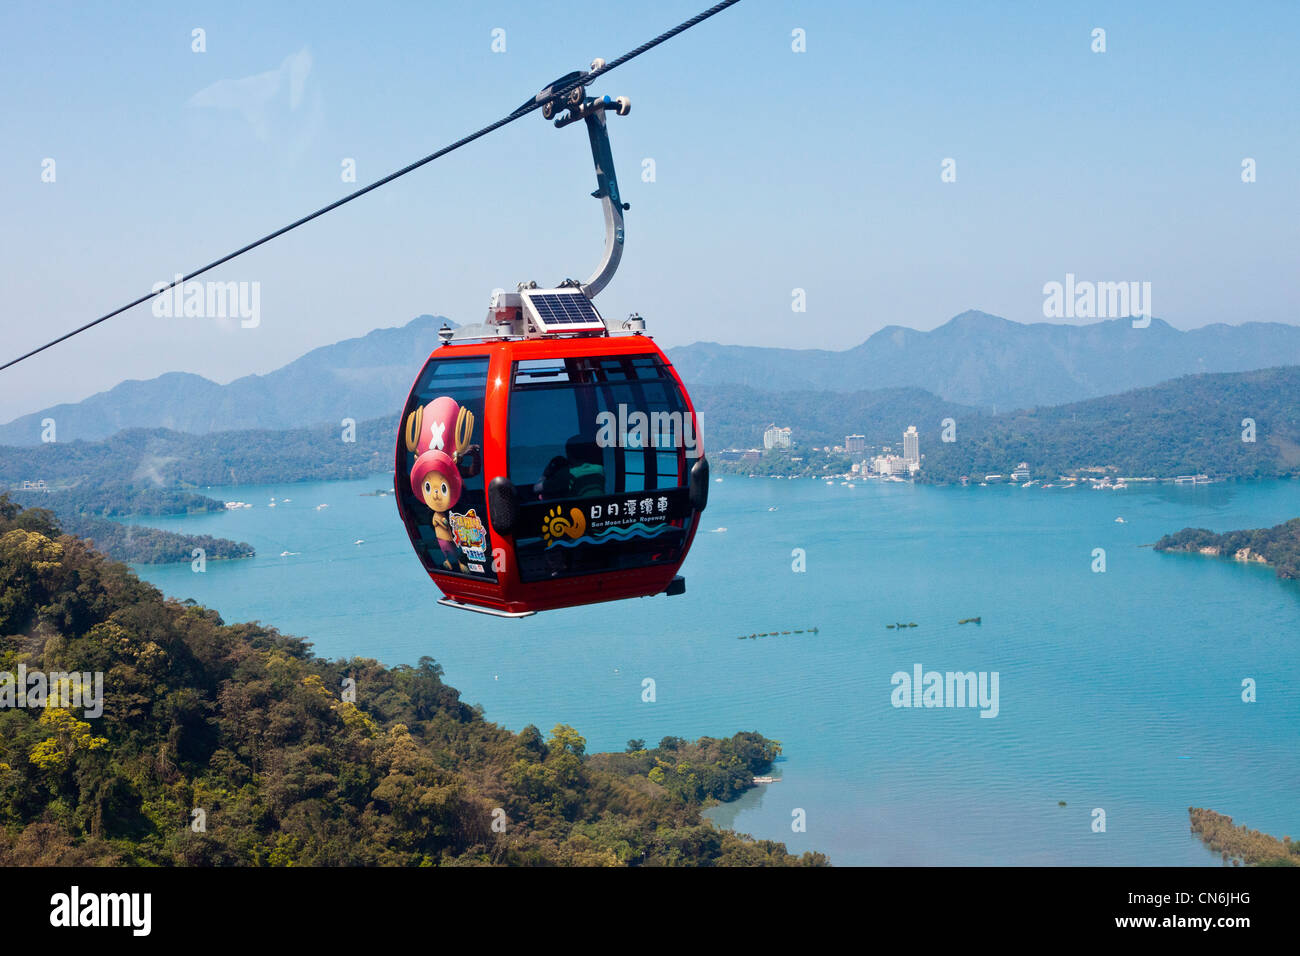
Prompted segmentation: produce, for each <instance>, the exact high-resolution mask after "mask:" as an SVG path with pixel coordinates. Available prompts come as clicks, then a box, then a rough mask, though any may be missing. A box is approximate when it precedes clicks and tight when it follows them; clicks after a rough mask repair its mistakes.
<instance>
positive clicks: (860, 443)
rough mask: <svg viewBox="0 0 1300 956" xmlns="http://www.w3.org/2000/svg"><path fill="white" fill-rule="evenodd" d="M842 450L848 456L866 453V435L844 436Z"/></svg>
mask: <svg viewBox="0 0 1300 956" xmlns="http://www.w3.org/2000/svg"><path fill="white" fill-rule="evenodd" d="M844 450H845V451H846V452H848V453H849V454H850V455H863V454H866V451H867V436H866V435H845V436H844Z"/></svg>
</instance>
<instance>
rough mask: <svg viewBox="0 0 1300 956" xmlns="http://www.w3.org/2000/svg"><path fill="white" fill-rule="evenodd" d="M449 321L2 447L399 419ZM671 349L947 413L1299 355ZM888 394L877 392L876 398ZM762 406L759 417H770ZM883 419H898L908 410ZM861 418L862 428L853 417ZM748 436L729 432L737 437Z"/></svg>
mask: <svg viewBox="0 0 1300 956" xmlns="http://www.w3.org/2000/svg"><path fill="white" fill-rule="evenodd" d="M445 321H447V320H445V319H443V318H441V317H436V316H430V315H422V316H420V317H419V318H416V319H414V320H412V321H411V322H409V323H408V324H407V325H405V326H402V327H400V328H392V329H378V330H376V331H374V332H371V333H369V334H368V335H364V336H362V337H360V338H355V339H348V340H346V341H344V342H339V343H337V344H335V345H328V346H324V347H322V348H318V349H315V350H314V351H311V352H308V353H307V354H306V355H304V356H302V358H300V359H298V360H296V361H294V362H291V363H289V364H288V365H286V366H284V367H283V368H280V369H277V370H276V371H274V372H270V373H268V374H266V375H248V376H245V377H243V378H240V379H236V380H235V381H233V382H231V383H230V384H228V385H218V384H217V383H215V382H212V381H209V380H208V379H205V378H202V377H201V376H198V375H190V374H187V373H181V372H174V373H170V374H167V375H161V376H159V377H158V378H155V379H151V380H149V381H145V382H140V381H130V382H123V383H122V384H120V385H118V386H116V387H115V388H112V389H110V390H108V391H106V392H101V393H99V394H98V395H92V396H91V397H90V398H88V399H86V400H85V401H82V402H79V403H77V404H67V405H56V406H54V407H53V408H48V409H45V410H44V411H40V412H36V413H34V414H31V415H25V416H23V417H22V418H19V419H16V420H15V421H13V422H10V423H9V424H7V425H3V426H0V444H5V445H32V444H38V443H39V442H40V434H41V424H40V423H41V420H42V419H44V418H53V419H54V420H55V422H56V423H57V426H58V439H59V441H60V442H68V441H74V440H76V439H79V438H80V439H86V440H96V439H102V438H106V437H108V436H110V435H113V434H116V433H117V432H119V431H121V430H123V429H127V428H168V429H173V430H175V431H180V432H188V433H192V434H207V433H209V432H214V431H234V430H240V429H250V428H259V429H282V428H294V427H302V426H306V425H316V424H322V423H326V422H328V423H332V424H333V425H334V426H337V425H338V423H339V422H340V421H341V420H342V419H343V418H345V417H347V418H353V419H356V420H357V421H358V422H359V421H362V420H364V419H367V418H375V417H379V416H385V415H389V416H391V415H395V414H396V413H397V410H398V409H400V407H401V405H402V403H403V402H404V401H405V399H406V395H407V391H408V390H409V388H410V385H411V381H412V379H413V378H414V376H415V373H416V372H417V370H418V369H419V367H420V365H421V364H422V363H423V361H424V360H425V358H426V357H427V356H428V354H429V352H430V351H431V350H432V349H433V348H434V347H436V345H437V341H438V338H437V329H438V327H439V326H440V325H441V324H442V323H443V322H445ZM450 324H452V325H453V326H454V325H455V323H450ZM669 357H670V358H671V359H672V361H673V363H674V364H675V365H676V366H677V369H678V371H679V372H680V373H681V375H682V377H683V378H684V379H685V380H686V382H687V384H688V385H691V386H692V387H695V388H705V387H710V386H727V387H731V386H735V385H744V386H748V387H750V388H752V389H756V390H760V391H763V392H769V393H770V392H799V391H802V392H814V391H817V392H836V393H845V394H851V393H855V392H872V393H875V392H879V391H880V390H882V389H915V390H918V391H919V390H924V391H925V392H929V393H931V395H930V396H929V397H928V399H927V400H926V401H925V402H922V403H921V405H920V406H917V407H918V408H920V410H922V411H924V412H925V413H926V414H927V415H930V414H931V413H933V412H937V411H938V410H939V409H938V408H936V407H931V403H930V400H931V399H934V397H935V396H938V399H941V400H942V402H944V403H953V404H956V405H961V406H969V407H978V408H984V409H988V408H990V407H996V410H997V411H1009V410H1011V409H1013V408H1022V407H1033V406H1040V405H1056V404H1062V403H1065V402H1072V401H1080V400H1082V399H1086V398H1094V397H1099V396H1101V395H1109V394H1114V393H1116V392H1122V391H1125V390H1127V389H1132V388H1140V387H1143V386H1147V385H1154V384H1156V383H1158V382H1163V381H1168V380H1169V379H1173V378H1177V377H1178V376H1181V375H1187V374H1194V373H1199V372H1235V371H1249V370H1252V369H1258V368H1266V367H1270V366H1277V365H1282V364H1296V365H1300V327H1298V326H1290V325H1281V324H1276V323H1259V322H1252V323H1247V324H1245V325H1237V326H1229V325H1211V326H1207V327H1205V328H1201V329H1195V330H1192V331H1189V332H1180V331H1178V330H1177V329H1174V328H1173V327H1172V326H1170V325H1168V324H1167V323H1165V322H1162V321H1161V320H1159V319H1153V320H1152V321H1151V325H1150V326H1149V327H1148V328H1145V329H1135V328H1133V327H1132V324H1131V322H1130V320H1127V319H1117V320H1113V321H1108V322H1097V323H1094V324H1092V325H1085V326H1069V325H1058V324H1053V323H1046V322H1040V323H1036V324H1032V325H1024V324H1021V323H1018V322H1010V321H1008V320H1006V319H1001V318H998V317H997V316H993V315H988V314H986V313H983V312H964V313H962V314H961V315H959V316H957V317H956V318H954V319H952V320H951V321H949V322H947V323H946V324H944V325H942V326H940V327H939V328H937V329H934V330H933V331H930V332H918V331H916V330H914V329H907V328H902V327H901V326H889V327H887V328H884V329H881V330H880V331H879V332H877V333H876V334H875V335H872V336H871V337H870V338H869V339H867V341H865V342H863V343H862V344H861V345H859V346H857V347H856V348H852V349H848V350H845V351H842V352H831V351H825V350H818V349H780V348H760V347H755V346H745V345H717V344H714V343H709V342H702V343H697V344H695V345H687V346H683V347H681V348H676V349H671V350H669ZM881 400H883V397H882V396H877V397H876V398H872V399H870V400H867V405H871V404H872V403H875V402H877V401H881ZM812 401H813V400H812V399H811V398H809V403H811V402H812ZM846 401H849V400H848V399H845V398H839V399H836V400H835V403H837V404H840V405H843V404H844V402H846ZM853 401H855V402H858V404H861V402H860V401H859V400H853ZM909 402H911V404H913V405H915V404H916V403H915V402H912V400H911V399H910V398H908V399H907V400H906V401H904V402H903V403H902V404H898V406H897V412H898V413H899V414H901V413H902V412H903V411H905V410H906V407H907V405H908V403H909ZM768 406H772V407H773V411H772V413H771V418H772V419H773V420H775V419H779V418H782V417H783V413H782V412H781V406H780V404H779V403H775V404H774V403H773V402H771V401H768V402H766V404H763V405H762V406H761V407H762V408H764V409H766V408H767V407H768ZM831 407H833V406H828V408H831ZM754 408H755V409H757V408H758V406H754ZM807 408H808V409H812V408H813V406H812V404H809V405H808V406H807ZM733 411H734V412H735V414H731V413H729V415H728V417H729V418H730V419H732V420H734V421H735V422H736V423H737V424H739V423H740V422H741V421H744V423H745V427H746V429H751V428H752V426H753V425H755V424H758V422H757V420H754V421H750V420H749V419H750V418H753V416H752V415H750V416H746V415H745V414H743V412H744V409H741V408H736V409H733ZM877 411H884V408H883V407H882V408H881V409H877ZM755 414H757V415H758V417H759V418H762V417H766V416H768V414H769V413H768V411H766V410H764V411H762V412H757V411H755ZM842 414H843V419H844V425H845V427H849V428H853V429H855V430H860V429H863V428H865V427H866V426H867V425H868V424H869V422H870V421H875V420H876V419H877V418H879V416H878V415H876V413H875V412H874V411H873V412H871V413H870V414H868V413H867V407H866V405H864V406H862V408H861V410H860V412H855V411H853V410H852V408H851V407H846V408H844V409H843V410H842ZM873 416H874V417H873ZM886 417H887V418H889V420H890V421H891V422H892V421H893V419H894V418H896V417H897V416H896V415H893V414H892V413H891V414H890V415H888V416H886ZM931 417H932V415H931ZM802 420H805V421H807V420H808V419H807V416H804V417H803V419H802ZM859 420H861V421H862V424H861V425H855V424H854V422H855V421H859ZM822 426H824V428H823V427H822ZM890 427H891V429H892V425H891V426H890ZM813 430H814V431H816V432H818V433H819V437H820V433H821V432H823V431H824V432H825V437H834V436H833V434H832V433H833V432H836V431H838V430H839V426H838V425H835V424H834V423H832V422H831V421H830V420H829V419H826V420H825V421H821V420H820V419H819V420H818V425H816V426H814V428H813ZM805 437H807V436H805ZM842 437H843V436H842V435H841V436H839V438H842ZM742 438H743V435H741V434H738V433H732V434H729V435H727V441H726V443H728V444H730V443H731V439H735V440H736V441H738V442H739V441H740V440H741V439H742ZM837 440H838V439H837ZM710 443H711V444H712V445H714V446H715V447H716V446H717V445H718V444H719V443H718V441H717V440H711V442H710Z"/></svg>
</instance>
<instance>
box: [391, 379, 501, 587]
mask: <svg viewBox="0 0 1300 956" xmlns="http://www.w3.org/2000/svg"><path fill="white" fill-rule="evenodd" d="M473 435H474V413H473V412H471V411H470V410H469V409H468V408H462V407H461V406H460V404H459V403H458V402H457V401H456V400H455V399H454V398H448V397H447V396H445V395H444V396H442V397H440V398H435V399H434V400H433V401H431V402H429V403H428V404H427V405H424V406H422V407H419V408H416V410H415V411H413V412H411V414H410V415H408V416H407V418H406V430H405V437H406V450H407V451H408V452H411V453H412V454H414V455H415V463H414V464H413V465H412V466H411V491H412V492H414V494H415V496H416V497H417V498H419V499H420V500H421V501H423V502H424V504H425V505H426V506H427V507H428V509H429V510H430V511H432V512H433V533H434V536H435V538H436V539H437V542H438V549H439V552H438V553H436V554H433V555H432V556H431V557H432V560H433V563H434V564H435V565H438V566H439V567H441V568H442V569H444V570H447V571H462V572H469V571H476V572H479V573H482V572H483V571H484V567H483V564H484V562H485V561H486V560H487V543H488V538H487V529H486V528H485V527H484V526H483V521H482V519H481V518H480V517H479V515H478V514H476V513H475V511H474V509H472V508H471V509H470V510H469V511H468V512H466V513H464V514H457V513H455V512H453V511H452V509H453V508H454V507H456V503H457V502H458V501H459V500H460V496H461V491H462V490H463V488H464V479H466V478H472V477H474V476H475V475H477V474H478V473H479V470H480V469H481V468H482V453H481V451H480V448H479V446H478V445H475V444H472V443H471V439H472V438H473Z"/></svg>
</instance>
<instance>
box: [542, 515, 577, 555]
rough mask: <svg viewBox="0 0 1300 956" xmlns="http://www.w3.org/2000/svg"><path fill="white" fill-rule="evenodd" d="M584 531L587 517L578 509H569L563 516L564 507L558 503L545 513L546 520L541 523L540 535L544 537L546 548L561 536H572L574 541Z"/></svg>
mask: <svg viewBox="0 0 1300 956" xmlns="http://www.w3.org/2000/svg"><path fill="white" fill-rule="evenodd" d="M586 531H587V519H586V518H585V517H584V516H583V514H582V512H581V511H580V510H579V509H577V508H572V509H570V510H569V514H568V517H565V514H564V509H563V508H562V507H560V506H559V505H556V506H555V507H554V508H552V509H551V510H550V511H548V512H547V513H546V521H545V522H544V523H543V524H542V537H544V538H545V539H546V546H547V547H548V548H549V547H550V546H551V545H553V544H555V543H556V542H557V541H559V540H560V539H561V538H573V539H574V540H575V541H576V540H577V539H578V538H581V537H582V536H583V534H585V533H586Z"/></svg>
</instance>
